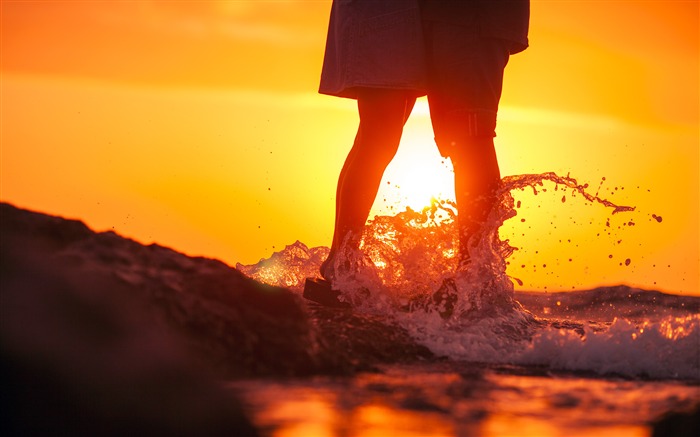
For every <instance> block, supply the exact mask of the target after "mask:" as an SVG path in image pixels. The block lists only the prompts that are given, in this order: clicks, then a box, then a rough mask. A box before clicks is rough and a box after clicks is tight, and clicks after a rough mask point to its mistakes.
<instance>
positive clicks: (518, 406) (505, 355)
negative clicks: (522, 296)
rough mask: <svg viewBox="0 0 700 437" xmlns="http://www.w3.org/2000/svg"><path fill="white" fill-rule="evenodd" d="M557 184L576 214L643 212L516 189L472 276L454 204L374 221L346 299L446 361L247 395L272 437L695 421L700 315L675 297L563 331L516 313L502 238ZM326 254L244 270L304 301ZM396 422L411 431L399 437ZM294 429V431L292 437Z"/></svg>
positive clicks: (573, 316) (617, 429)
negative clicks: (528, 199)
mask: <svg viewBox="0 0 700 437" xmlns="http://www.w3.org/2000/svg"><path fill="white" fill-rule="evenodd" d="M545 184H549V185H551V187H550V189H551V190H553V191H559V190H561V191H560V192H561V193H563V194H562V202H564V201H565V200H566V196H567V194H568V195H569V196H570V197H572V196H579V197H580V198H581V199H583V200H584V201H586V202H588V203H590V204H595V205H598V206H597V207H600V208H609V212H610V214H611V215H615V214H620V213H626V212H630V211H633V210H634V208H633V207H629V206H620V205H616V204H614V203H612V202H610V201H608V200H605V199H602V198H600V197H599V196H598V193H591V192H590V189H589V187H588V186H586V185H580V184H578V182H577V181H576V180H575V179H573V178H570V177H561V176H558V175H556V174H553V173H547V174H540V175H524V176H514V177H508V178H505V179H504V180H503V181H502V184H501V188H500V190H499V192H498V199H499V201H498V202H497V203H496V205H495V206H494V208H493V209H492V210H491V212H490V214H489V216H488V218H487V221H486V224H485V226H484V230H483V232H482V233H480V234H478V235H476V236H475V237H473V239H472V241H470V245H469V255H470V256H469V259H470V262H469V263H468V264H465V263H460V261H459V259H460V257H459V251H458V243H459V241H458V236H457V229H456V216H457V211H456V208H455V207H454V205H453V204H451V203H450V202H444V201H443V202H438V201H435V202H433V204H432V205H431V207H429V208H426V209H424V210H423V211H413V210H410V209H407V210H406V211H404V212H401V213H399V214H397V215H395V216H391V217H389V216H385V217H376V218H375V219H373V220H371V221H370V222H369V223H368V225H367V226H366V228H365V230H364V232H363V235H362V236H361V243H360V250H355V249H351V248H349V247H343V248H342V250H341V253H342V255H343V256H340V257H338V258H337V260H336V265H335V271H336V280H335V283H334V286H335V287H336V288H337V289H339V290H341V291H342V294H341V297H340V298H341V299H342V300H344V301H347V302H350V303H351V305H352V307H353V311H355V312H358V313H360V314H368V315H373V316H377V315H379V316H382V317H385V318H386V320H387V321H388V322H390V323H396V324H398V325H399V326H401V327H403V328H404V329H405V330H406V331H407V332H409V333H410V335H411V336H412V337H413V338H414V339H415V341H416V342H418V343H419V344H422V345H424V346H426V347H428V348H429V349H430V350H431V351H432V352H433V353H434V354H435V355H437V356H440V357H445V358H446V360H447V361H445V362H444V363H442V364H439V365H436V364H435V363H431V364H426V365H423V366H421V365H414V366H408V367H406V366H404V367H400V366H392V367H390V368H387V369H384V371H383V372H380V373H379V374H373V375H361V376H358V377H356V378H350V379H325V380H324V379H317V380H314V381H308V380H307V381H286V382H275V383H270V382H269V381H268V382H260V381H257V382H253V381H251V382H249V383H247V384H248V385H246V383H239V384H238V385H237V387H238V389H239V390H242V391H243V392H244V393H245V395H244V398H247V399H248V400H249V401H250V402H251V404H254V405H256V407H255V409H254V413H253V414H254V415H255V416H256V417H257V420H258V421H259V422H260V423H265V424H267V425H269V426H270V427H271V428H270V435H386V434H385V433H386V432H387V430H389V429H392V430H393V431H392V433H391V434H392V435H500V434H503V433H505V434H509V435H560V434H564V433H565V434H567V435H587V434H588V433H590V432H593V431H592V429H595V431H594V432H596V433H597V434H603V435H605V434H606V433H607V434H610V435H647V434H648V433H649V430H650V428H649V427H648V424H649V422H651V421H653V420H655V419H657V418H658V417H660V416H661V415H663V414H664V413H666V412H669V411H676V410H683V409H690V408H692V407H697V405H698V404H700V391H699V390H700V388H699V387H700V385H699V384H700V314H698V312H697V302H695V303H694V304H692V305H690V306H688V307H687V306H685V303H681V301H680V300H679V299H680V297H674V296H669V295H665V297H664V299H665V300H664V302H661V301H649V302H643V303H640V302H639V301H638V300H634V299H632V294H633V293H637V294H638V293H643V291H642V290H633V289H630V290H626V291H625V292H629V298H628V299H625V296H622V298H621V297H620V296H619V293H611V292H610V290H607V289H600V290H593V291H590V292H586V293H583V292H574V293H573V294H571V296H576V297H577V298H578V299H579V301H580V300H581V299H584V300H585V301H584V302H582V303H581V302H579V307H578V308H582V310H579V311H576V310H575V309H573V310H572V311H569V312H567V314H566V315H565V316H562V315H561V314H559V315H552V314H547V313H548V311H547V308H546V307H542V308H539V307H538V309H544V311H535V308H534V307H531V308H527V307H525V306H523V305H521V303H520V302H519V301H518V300H517V299H516V293H515V292H514V285H513V282H514V281H516V282H517V281H518V280H517V279H516V278H511V277H509V276H508V275H507V273H506V267H507V263H508V258H509V257H510V256H511V255H512V254H513V252H514V251H515V250H517V249H518V248H516V247H513V246H512V245H511V244H510V242H509V241H508V240H507V239H502V238H501V236H500V235H499V229H500V228H501V227H502V225H503V224H504V222H506V221H507V220H508V219H511V218H513V217H515V216H516V215H517V209H518V208H519V206H520V205H519V204H518V202H517V201H515V200H514V197H513V195H512V193H513V192H516V191H518V190H525V189H527V190H533V191H534V192H535V193H537V192H538V191H539V190H546V188H545ZM654 218H655V219H656V217H654ZM327 253H328V249H327V248H311V249H309V248H308V247H306V246H305V245H303V244H302V243H300V242H297V243H295V244H293V245H291V246H288V247H287V248H286V249H285V250H283V251H281V252H279V253H276V254H274V255H273V256H272V257H271V258H270V259H268V260H263V261H261V262H260V263H258V264H256V265H253V266H241V265H239V266H238V268H239V269H240V270H242V271H243V272H244V273H246V274H248V275H249V276H251V277H253V278H255V279H257V280H260V281H263V282H267V283H271V284H274V285H281V286H285V287H288V288H291V289H294V290H297V291H300V290H301V288H302V286H303V280H304V279H305V278H306V277H309V276H317V275H318V267H319V265H320V263H321V262H322V261H323V260H324V259H325V257H326V256H327ZM618 291H619V290H618ZM674 299H675V300H674ZM606 301H607V302H608V303H609V305H608V306H604V307H605V308H609V311H607V312H605V311H604V312H600V311H599V312H598V313H596V315H595V317H593V318H592V317H591V312H590V311H588V310H583V309H589V308H591V307H593V306H594V305H598V304H599V303H600V302H606ZM693 305H695V306H693ZM660 306H663V308H664V311H658V308H657V307H660ZM694 308H695V309H694ZM628 314H635V316H634V317H631V316H626V315H628ZM368 381H369V382H368ZM282 393H284V395H283V396H282ZM306 408H309V409H311V410H314V409H316V410H317V414H316V415H315V416H314V417H315V419H313V420H308V419H303V418H302V417H301V416H294V414H295V413H294V411H297V410H299V411H298V412H299V414H302V413H301V411H302V410H304V409H306ZM281 411H282V412H281ZM283 411H287V413H284V412H283ZM286 414H288V416H287V415H286ZM348 417H351V419H348ZM343 418H344V419H343ZM398 422H401V423H403V424H404V425H401V427H399V428H396V426H398V425H396V423H398ZM289 423H293V424H295V425H294V426H292V428H289V429H288V428H286V427H285V426H286V425H284V424H289ZM297 425H298V426H299V427H301V428H299V429H298V430H297V431H299V432H301V431H300V430H302V429H306V428H304V427H306V426H311V427H312V428H313V429H315V431H314V432H313V433H307V431H308V432H310V431H309V430H308V429H306V431H304V432H301V433H298V432H297V433H295V432H293V431H294V429H296V428H294V427H295V426H297ZM392 426H394V428H391V427H392ZM387 427H389V428H387ZM284 430H286V431H284ZM283 431H284V432H283ZM287 431H289V432H290V433H289V434H287Z"/></svg>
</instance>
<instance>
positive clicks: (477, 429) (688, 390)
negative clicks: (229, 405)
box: [229, 363, 700, 437]
mask: <svg viewBox="0 0 700 437" xmlns="http://www.w3.org/2000/svg"><path fill="white" fill-rule="evenodd" d="M460 367H461V368H460ZM229 387H230V388H231V389H233V390H234V391H235V392H236V393H237V394H238V395H239V396H240V397H241V398H242V399H243V400H244V402H245V403H246V405H247V406H248V409H249V412H250V415H251V417H252V419H253V421H254V423H255V424H256V425H257V426H258V428H259V429H260V430H261V433H262V435H265V436H271V437H314V436H363V437H368V436H377V437H379V436H381V437H384V436H389V435H391V436H421V437H429V436H472V435H478V436H487V437H488V436H503V435H515V436H543V437H546V436H559V435H567V436H585V435H593V434H595V435H596V436H597V437H604V436H616V437H619V436H648V435H650V434H651V428H650V426H649V424H650V423H651V422H653V421H654V420H655V419H657V418H659V417H660V416H662V415H663V414H665V413H667V412H669V411H678V410H684V409H689V408H692V407H693V406H697V405H698V404H699V403H700V393H699V390H698V387H697V385H696V384H688V383H683V382H678V381H638V380H619V379H600V378H588V377H585V376H579V375H571V374H569V375H554V376H553V375H549V374H533V371H532V370H530V371H527V372H526V371H524V370H523V369H522V368H513V367H511V368H505V367H501V368H493V369H486V370H484V369H477V368H475V366H474V365H464V364H458V363H443V364H440V365H433V364H431V365H426V366H422V367H421V366H403V367H397V366H395V367H391V368H387V369H384V370H383V372H382V373H374V374H360V375H357V376H355V377H353V378H313V379H307V380H298V379H297V380H286V381H281V380H277V381H271V380H252V381H240V382H234V383H231V384H230V385H229Z"/></svg>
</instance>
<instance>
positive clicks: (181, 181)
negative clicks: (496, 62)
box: [0, 0, 700, 294]
mask: <svg viewBox="0 0 700 437" xmlns="http://www.w3.org/2000/svg"><path fill="white" fill-rule="evenodd" d="M329 9H330V2H329V1H310V0H307V1H292V0H288V1H259V0H255V1H252V0H251V1H189V2H187V1H185V2H182V1H178V2H174V1H173V2H170V1H135V2H118V1H113V2H112V1H95V2H91V1H82V2H75V1H5V0H3V1H2V55H1V56H2V58H1V60H0V61H1V66H2V83H1V91H2V96H1V102H0V103H1V108H0V109H1V111H2V112H1V123H2V133H1V135H2V138H1V140H2V145H1V151H0V153H1V154H0V199H2V200H3V201H9V202H12V203H15V204H16V205H18V206H22V207H27V208H31V209H36V210H40V211H45V212H49V213H55V214H60V215H65V216H69V217H76V218H81V219H83V220H84V221H86V223H87V224H88V225H90V226H91V227H93V228H95V229H97V230H106V229H115V230H117V231H118V232H120V233H121V234H123V235H126V236H131V237H133V238H136V239H137V240H139V241H142V242H151V241H157V242H159V243H161V244H164V245H168V246H171V247H174V248H176V249H179V250H182V251H184V252H186V253H190V254H201V255H206V256H211V257H216V258H220V259H222V260H224V261H226V262H228V263H230V264H235V263H236V262H243V263H254V262H256V261H258V260H259V259H260V258H263V257H268V256H269V255H270V254H271V253H272V252H273V251H274V250H280V249H281V248H282V247H284V246H285V245H286V244H291V243H293V242H294V241H295V240H301V241H303V242H304V243H306V244H307V245H310V246H316V245H327V244H328V243H329V240H330V237H331V232H332V222H333V197H334V191H335V181H336V178H337V174H338V172H339V170H340V167H341V166H342V162H343V159H344V157H345V155H346V153H347V152H348V150H349V147H350V145H351V141H352V138H353V137H354V131H355V129H356V124H357V115H356V110H355V106H354V102H352V101H349V100H343V99H337V98H332V97H327V96H320V95H318V94H316V89H317V85H318V77H319V72H320V66H321V62H322V55H323V46H324V42H325V35H326V29H327V19H328V12H329ZM699 16H700V4H699V3H698V2H697V1H670V0H663V1H641V0H640V1H633V0H631V1H533V2H532V20H531V35H530V41H531V47H530V48H529V49H528V50H527V51H525V52H524V53H522V54H519V55H516V56H514V57H513V58H512V59H511V62H510V64H509V65H508V67H507V71H506V83H505V89H504V95H503V99H502V102H501V103H502V106H501V112H500V115H499V128H498V138H497V148H498V154H499V159H500V162H501V169H502V173H503V174H504V175H514V174H524V173H539V172H546V171H555V172H557V173H559V174H561V175H565V174H567V173H570V174H571V175H572V176H573V177H576V178H577V179H579V181H580V182H587V183H590V184H591V185H592V186H594V187H597V186H598V184H599V183H600V182H601V180H602V178H603V177H604V178H605V182H604V183H603V186H602V188H601V190H600V193H601V195H603V196H604V197H605V196H607V197H609V198H610V199H611V200H613V201H617V202H619V203H622V204H627V205H633V206H636V207H637V211H635V212H634V213H630V214H628V215H625V216H623V215H616V216H613V217H610V216H609V213H610V211H609V210H605V209H604V208H602V207H597V206H585V205H583V204H582V203H576V202H574V201H573V200H572V201H567V202H566V203H565V204H562V203H561V201H560V199H561V197H557V196H554V195H546V194H545V195H540V196H537V197H534V196H532V195H528V194H518V196H520V198H522V200H523V204H524V205H525V207H524V209H523V210H522V211H521V215H520V216H519V217H523V218H526V219H527V221H526V222H520V221H518V220H511V222H512V223H511V222H509V223H507V224H506V226H505V227H504V229H503V233H504V234H505V235H507V236H509V237H510V238H511V239H512V241H513V242H514V243H515V244H516V245H517V246H519V247H521V248H522V249H521V250H520V251H518V252H516V255H515V258H514V259H513V263H512V265H511V267H510V268H509V274H511V275H512V276H515V277H518V278H520V279H522V280H523V281H524V282H525V284H524V286H523V287H522V288H525V289H548V290H559V289H565V290H566V289H571V288H572V287H575V288H577V289H580V288H587V287H591V286H595V285H601V284H618V283H626V284H630V285H637V286H642V287H646V288H656V289H662V290H666V291H672V292H682V293H693V294H699V293H698V277H699V274H698V270H699V255H698V245H699V244H700V243H699V241H700V236H699V233H698V227H699V222H700V218H699V214H698V208H699V205H700V197H699V194H698V191H699V187H700V180H699V170H698V165H699V164H698V163H699V161H700V158H699V152H698V150H699V143H698V137H699V133H698V131H699V123H698V117H699V116H698V105H699V103H698V102H699V101H700V92H699V87H698V82H699V80H700V79H699V78H700V71H699V67H698V58H699V53H700V44H699V39H700V36H699V30H698V19H699ZM425 106H426V105H425V102H424V101H421V102H419V104H418V107H417V108H416V111H415V112H414V114H413V116H412V118H411V119H410V120H409V123H408V125H407V128H406V133H405V135H404V141H403V142H402V146H401V150H400V151H399V155H398V157H397V160H396V161H395V162H394V163H392V165H391V166H390V168H389V170H388V172H387V175H386V181H387V182H390V184H386V183H385V184H383V187H384V188H382V192H381V193H380V199H384V198H386V199H387V202H386V204H383V203H382V202H378V203H377V205H376V209H375V211H376V212H379V213H382V212H387V211H391V209H390V207H394V208H399V209H403V207H404V206H405V205H406V204H411V205H413V206H414V207H418V206H420V204H422V203H424V202H425V201H426V199H428V198H429V196H430V195H434V194H439V193H438V192H440V193H442V194H443V195H446V196H449V194H450V190H451V189H450V183H451V173H450V171H449V164H447V165H446V164H442V163H441V160H440V158H439V156H438V154H437V151H436V150H435V146H434V144H433V142H432V133H431V131H430V122H429V118H428V115H427V110H426V107H425ZM421 173H423V174H426V175H428V176H426V179H428V178H429V180H430V181H431V182H430V183H424V184H416V183H415V181H416V180H419V178H416V177H415V175H416V174H421ZM651 214H656V215H659V216H661V217H663V221H662V222H661V223H657V222H656V221H655V220H653V219H652V218H651ZM608 218H610V223H611V225H612V228H611V229H613V231H614V232H613V233H612V235H607V234H605V233H604V232H603V234H601V232H602V231H604V230H605V229H607V228H606V226H605V222H606V220H608ZM552 221H554V222H555V223H556V225H555V227H554V228H553V227H552V226H551V225H550V224H549V223H550V222H552ZM629 221H633V222H634V223H635V226H626V223H628V222H629ZM623 225H624V226H623ZM618 227H619V229H618ZM522 234H525V236H524V237H523V236H522ZM597 234H601V235H602V236H598V235H597ZM560 240H561V242H560ZM568 240H572V242H571V243H569V242H568ZM618 241H620V242H618ZM611 255H612V257H610V256H611ZM569 258H571V259H572V261H568V259H569ZM627 258H629V259H630V260H631V263H630V265H625V264H624V260H626V259H627ZM543 264H548V265H549V266H550V267H549V268H542V267H538V266H541V265H543ZM523 265H524V266H525V267H521V266H523ZM552 266H554V267H552Z"/></svg>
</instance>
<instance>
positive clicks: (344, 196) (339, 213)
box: [321, 89, 415, 280]
mask: <svg viewBox="0 0 700 437" xmlns="http://www.w3.org/2000/svg"><path fill="white" fill-rule="evenodd" d="M414 103H415V98H414V97H412V96H411V95H410V94H409V93H407V92H405V91H402V90H390V89H363V90H361V91H360V92H359V97H358V99H357V107H358V111H359V114H360V126H359V128H358V130H357V135H356V136H355V142H354V143H353V147H352V149H351V150H350V153H349V154H348V157H347V158H346V159H345V164H344V165H343V169H342V170H341V172H340V177H339V178H338V188H337V192H336V218H335V229H334V232H333V242H332V245H331V251H330V254H329V255H328V259H326V261H325V262H324V263H323V264H322V265H321V275H322V276H323V277H324V278H325V279H327V280H332V279H333V276H334V272H333V264H334V259H335V256H336V254H337V252H338V250H339V249H340V246H341V245H342V244H343V241H344V240H345V238H346V237H347V236H348V234H350V233H351V234H352V235H354V236H356V237H357V241H354V243H355V244H357V243H359V237H360V234H361V232H362V228H363V226H364V225H365V222H366V221H367V217H368V216H369V211H370V209H371V208H372V204H373V203H374V200H375V198H376V196H377V192H378V191H379V185H380V183H381V180H382V177H383V175H384V170H385V169H386V167H387V166H388V165H389V163H390V162H391V160H392V159H393V158H394V156H395V155H396V151H397V150H398V147H399V142H400V140H401V134H402V132H403V126H404V124H405V122H406V120H407V119H408V116H409V115H410V113H411V110H412V109H413V105H414ZM351 243H353V242H351Z"/></svg>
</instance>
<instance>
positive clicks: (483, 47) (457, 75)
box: [423, 21, 511, 156]
mask: <svg viewBox="0 0 700 437" xmlns="http://www.w3.org/2000/svg"><path fill="white" fill-rule="evenodd" d="M423 28H424V36H425V42H426V54H427V59H426V61H427V70H428V78H427V91H428V103H429V105H430V117H431V120H432V124H433V131H434V133H435V141H436V143H437V145H438V148H439V149H440V153H441V154H442V155H443V156H449V155H450V151H451V149H452V148H453V147H455V146H456V145H459V144H463V143H465V142H467V141H465V138H468V137H489V138H493V137H494V136H496V114H497V112H498V102H499V100H500V99H501V90H502V89H503V70H504V69H505V67H506V64H507V63H508V58H509V50H510V45H511V43H509V42H507V41H505V40H501V39H496V38H483V37H480V36H479V35H478V28H477V26H458V25H452V24H446V23H442V22H440V23H437V22H432V21H424V22H423Z"/></svg>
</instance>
